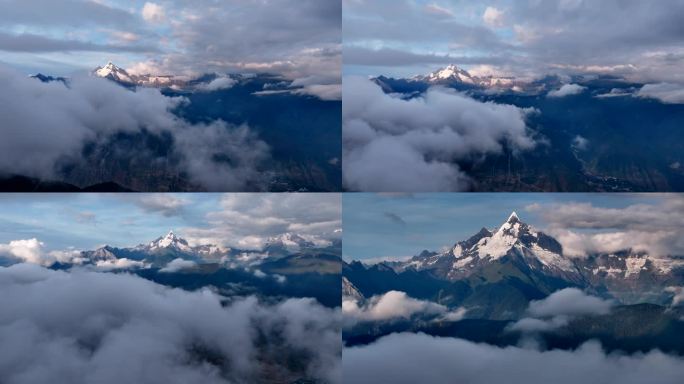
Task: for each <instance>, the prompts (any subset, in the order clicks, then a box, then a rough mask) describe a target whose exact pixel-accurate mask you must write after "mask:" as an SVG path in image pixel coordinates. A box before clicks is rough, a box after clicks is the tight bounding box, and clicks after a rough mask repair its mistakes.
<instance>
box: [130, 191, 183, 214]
mask: <svg viewBox="0 0 684 384" xmlns="http://www.w3.org/2000/svg"><path fill="white" fill-rule="evenodd" d="M121 198H122V199H126V200H132V201H133V202H134V203H135V204H136V205H137V206H139V207H140V208H142V210H144V211H145V212H148V213H157V212H158V213H161V214H162V215H164V216H166V217H171V216H176V215H178V214H180V213H181V211H182V210H183V209H184V207H186V206H187V205H188V204H190V200H187V199H184V198H182V197H179V196H177V195H169V194H165V193H136V194H132V195H124V196H121Z"/></svg>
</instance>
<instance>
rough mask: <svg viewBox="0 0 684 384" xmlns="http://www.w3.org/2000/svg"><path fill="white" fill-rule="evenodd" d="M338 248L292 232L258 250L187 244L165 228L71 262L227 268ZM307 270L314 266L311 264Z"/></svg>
mask: <svg viewBox="0 0 684 384" xmlns="http://www.w3.org/2000/svg"><path fill="white" fill-rule="evenodd" d="M339 248H340V243H339V240H335V241H328V240H316V241H312V239H308V240H307V239H306V238H304V237H302V236H300V235H297V234H294V233H285V234H281V235H278V236H274V237H271V238H269V239H268V241H267V242H266V244H265V245H264V247H263V248H262V249H260V250H246V249H235V248H226V247H223V246H220V245H214V244H201V245H190V244H189V243H188V241H187V240H185V239H184V238H182V237H179V236H178V235H176V234H175V233H174V232H173V231H169V232H168V233H167V234H166V235H165V236H160V237H158V238H157V239H155V240H153V241H151V242H149V243H147V244H139V245H137V246H134V247H129V248H118V247H112V246H109V245H105V246H102V247H100V248H97V249H95V250H88V251H82V252H81V253H80V257H77V258H74V262H73V263H71V264H74V265H95V266H98V265H99V266H103V265H117V262H119V264H118V265H122V266H125V265H127V264H126V263H125V262H126V261H133V262H134V263H130V269H137V268H164V267H168V265H169V263H171V262H173V261H174V260H177V259H180V260H183V261H188V262H192V263H194V264H190V263H186V264H185V265H186V266H187V267H186V268H187V269H192V268H195V267H197V266H200V265H202V264H216V265H217V266H218V267H221V266H227V267H229V268H238V267H239V268H253V267H258V266H261V265H266V266H267V267H268V266H269V263H274V262H275V261H278V260H281V261H282V259H285V260H295V259H296V257H294V256H297V257H299V258H301V257H304V256H307V257H310V260H311V262H312V263H314V262H315V261H316V260H318V259H319V257H321V256H325V255H330V256H336V255H337V256H338V257H339V255H338V254H339ZM320 260H326V261H327V260H330V258H329V257H322V258H320ZM122 261H124V262H123V263H122ZM322 264H324V263H322ZM312 265H313V264H312ZM63 267H64V266H63ZM121 269H128V268H126V267H124V268H121ZM311 270H315V268H313V267H312V268H311ZM320 272H321V273H329V269H328V268H326V266H323V267H322V269H321V271H320Z"/></svg>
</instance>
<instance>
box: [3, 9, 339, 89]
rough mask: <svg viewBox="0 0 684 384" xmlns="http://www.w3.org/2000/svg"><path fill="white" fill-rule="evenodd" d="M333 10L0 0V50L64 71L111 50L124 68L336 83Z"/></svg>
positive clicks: (26, 63)
mask: <svg viewBox="0 0 684 384" xmlns="http://www.w3.org/2000/svg"><path fill="white" fill-rule="evenodd" d="M341 14H342V6H341V4H340V1H339V0H244V1H242V0H240V1H235V0H231V1H223V2H216V1H214V0H198V1H194V2H192V3H188V2H186V1H182V0H163V1H161V0H160V1H144V2H143V1H140V2H134V3H131V2H121V1H118V0H114V1H90V0H66V1H61V2H60V3H59V4H56V3H54V2H49V1H42V0H21V1H19V0H7V1H3V2H2V3H0V15H1V16H0V22H2V25H3V26H4V27H5V28H4V29H5V30H3V31H1V32H0V50H4V51H11V52H13V54H14V55H13V56H12V57H11V59H12V61H13V62H15V63H16V64H17V65H19V66H22V67H29V68H36V67H37V66H39V65H40V64H39V63H37V62H36V61H37V60H36V59H38V58H37V57H36V56H35V53H36V52H43V53H45V56H44V57H45V58H46V59H45V60H43V58H42V57H41V58H40V61H41V63H42V64H44V65H46V66H48V67H54V68H55V70H61V71H62V72H66V73H68V72H71V71H73V70H74V69H77V68H84V67H85V68H87V69H91V68H94V67H95V66H96V65H101V64H102V62H106V61H107V60H113V61H117V62H122V64H121V65H123V66H124V67H126V68H131V69H132V71H133V72H138V71H139V70H142V71H145V72H148V73H150V72H151V73H153V74H174V75H192V76H195V75H199V74H204V73H208V72H219V73H226V72H250V73H253V72H268V73H279V74H283V75H285V76H286V77H287V78H289V79H291V80H296V79H311V78H314V77H315V78H316V79H317V80H316V81H315V85H317V86H332V85H337V86H338V88H339V84H340V73H341V62H342V59H341V48H340V45H341V43H342V30H341V29H342V28H341ZM23 31H27V32H30V33H22V32H23ZM45 70H46V69H43V71H45ZM47 70H48V71H49V70H50V68H48V69H47ZM307 91H310V92H311V93H315V92H318V91H316V90H314V89H309V88H307ZM319 91H320V90H319Z"/></svg>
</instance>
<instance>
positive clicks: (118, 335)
mask: <svg viewBox="0 0 684 384" xmlns="http://www.w3.org/2000/svg"><path fill="white" fill-rule="evenodd" d="M0 291H1V292H2V295H0V307H2V308H3V311H1V312H0V343H1V344H2V346H3V348H2V349H0V381H1V382H3V383H7V384H20V383H21V384H33V383H36V384H38V383H45V382H58V383H74V384H78V383H102V384H109V383H112V384H113V383H121V382H127V383H141V384H145V383H149V384H153V383H217V384H218V383H221V384H227V383H252V382H256V381H257V380H258V379H263V376H261V375H262V374H263V372H268V369H267V367H264V366H262V364H266V365H268V364H269V359H273V358H275V359H281V358H282V356H283V355H288V356H291V357H292V358H295V357H294V356H298V357H296V359H298V363H299V364H301V365H300V366H299V367H295V368H292V367H290V366H288V365H286V364H283V363H280V365H279V366H278V369H280V371H278V372H277V373H273V374H274V375H277V376H276V377H278V378H283V377H288V375H291V374H292V373H290V372H289V369H294V370H296V371H299V374H300V375H302V374H306V375H308V376H312V377H316V378H318V379H320V380H324V381H326V382H331V383H335V384H337V383H339V382H340V381H341V379H340V376H339V374H340V351H341V340H340V338H339V323H340V316H339V311H335V310H331V309H327V308H324V307H322V306H320V305H318V304H316V303H315V302H314V301H313V300H309V299H288V300H285V301H282V302H280V303H279V304H275V305H265V304H261V303H259V302H258V301H257V300H256V299H255V298H246V299H242V300H236V301H234V302H232V303H231V304H229V305H227V306H223V305H222V303H221V301H222V298H221V297H220V296H218V295H216V294H214V293H212V292H211V291H209V290H203V291H197V292H187V291H183V290H179V289H170V288H166V287H163V286H160V285H157V284H155V283H152V282H150V281H147V280H144V279H142V278H139V277H135V276H132V275H127V274H108V273H95V272H85V271H75V272H71V273H67V272H58V271H52V270H48V269H44V268H41V267H38V266H34V265H28V264H20V265H16V266H13V267H9V268H3V267H0ZM260 335H262V336H266V337H268V340H269V345H268V346H266V347H265V346H263V345H259V344H258V342H257V340H258V338H259V337H260ZM269 354H270V355H271V357H270V358H269V357H268V356H269ZM264 358H265V360H266V361H264V360H262V359H264ZM281 361H282V360H281ZM122 367H125V369H122ZM268 368H270V369H273V368H275V367H273V366H271V367H268ZM295 377H296V376H295Z"/></svg>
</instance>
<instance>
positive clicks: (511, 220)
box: [506, 211, 520, 224]
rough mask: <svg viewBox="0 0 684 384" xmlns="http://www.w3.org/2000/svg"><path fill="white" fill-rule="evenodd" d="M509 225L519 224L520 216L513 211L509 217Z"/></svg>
mask: <svg viewBox="0 0 684 384" xmlns="http://www.w3.org/2000/svg"><path fill="white" fill-rule="evenodd" d="M506 222H507V223H510V224H513V223H519V222H520V218H519V217H518V214H517V213H515V211H513V212H512V213H511V215H510V216H508V220H506Z"/></svg>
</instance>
